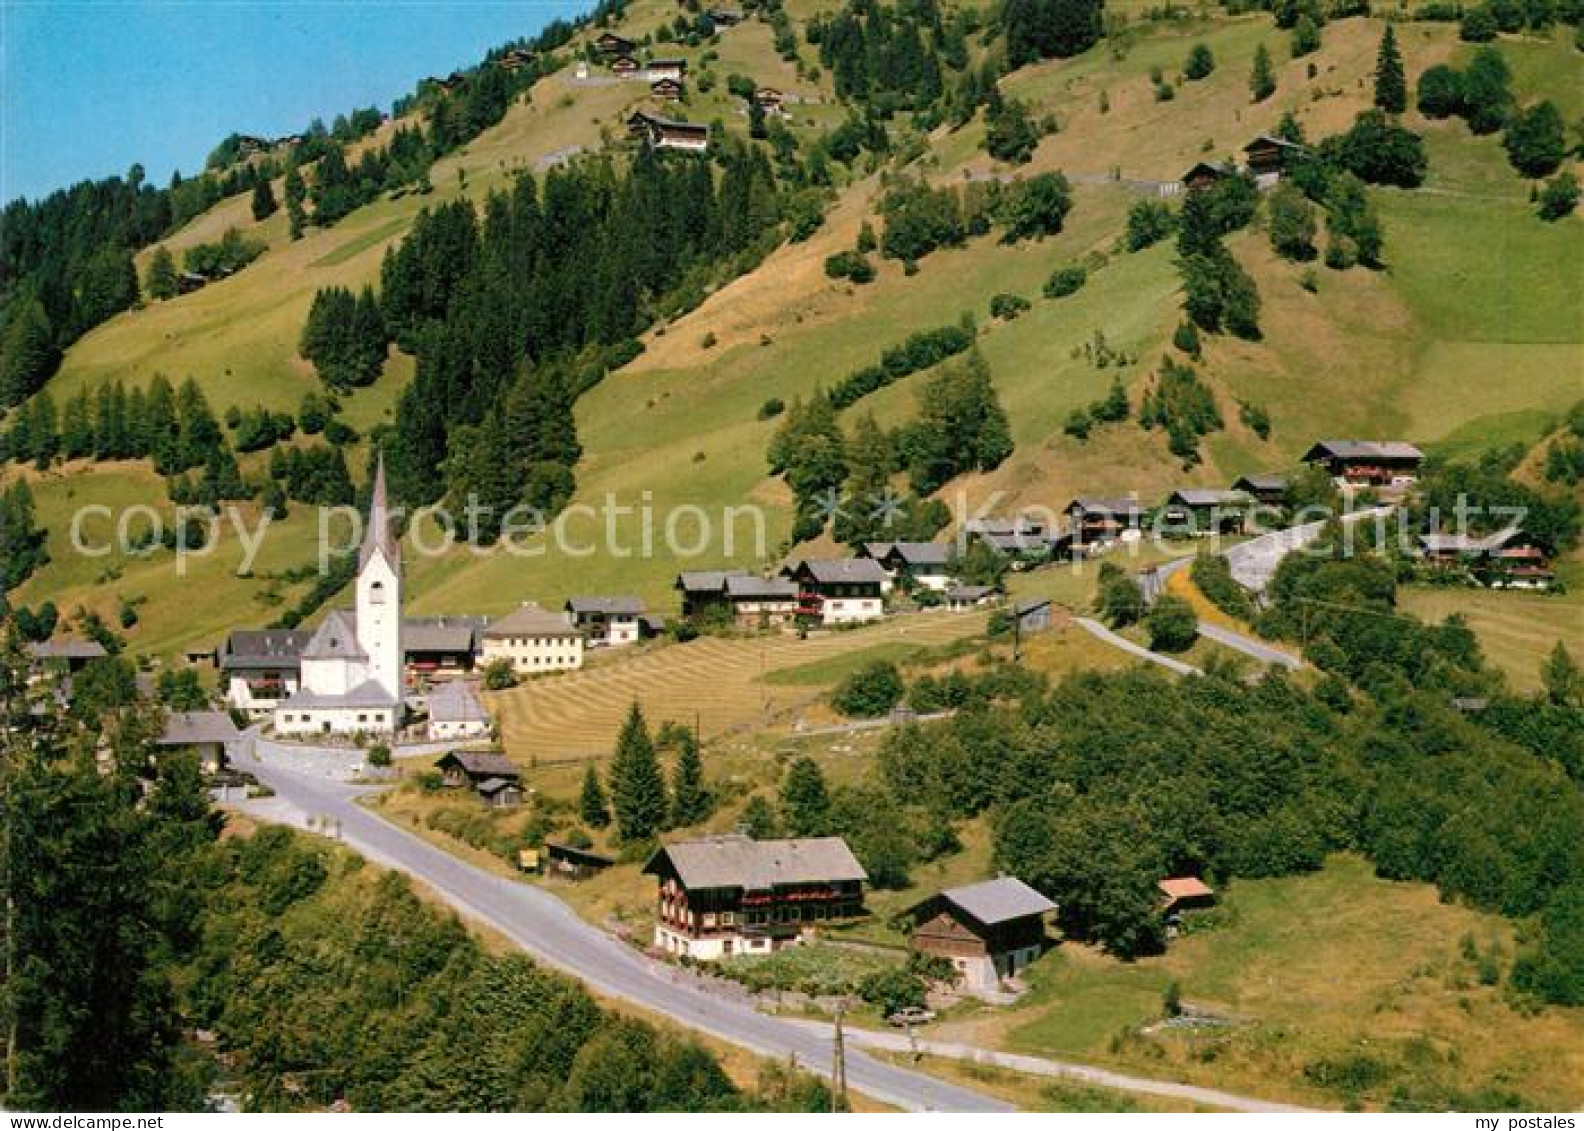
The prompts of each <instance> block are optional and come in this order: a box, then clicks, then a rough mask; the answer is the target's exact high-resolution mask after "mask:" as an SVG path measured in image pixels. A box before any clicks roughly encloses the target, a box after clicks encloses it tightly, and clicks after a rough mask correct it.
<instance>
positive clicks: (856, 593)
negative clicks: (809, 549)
mask: <svg viewBox="0 0 1584 1131" xmlns="http://www.w3.org/2000/svg"><path fill="white" fill-rule="evenodd" d="M781 573H782V576H784V577H789V578H791V579H792V580H793V581H795V582H797V586H798V612H799V614H800V615H802V616H810V617H815V618H818V620H819V622H820V623H821V624H823V625H827V626H828V625H836V624H858V623H861V622H863V621H871V620H879V619H880V618H881V617H882V616H884V615H885V586H886V583H887V582H888V581H889V580H890V579H889V578H888V577H887V576H886V572H885V570H883V569H881V568H880V563H879V562H877V561H875V560H874V559H873V558H825V559H819V558H807V559H804V560H803V561H800V562H797V563H796V564H794V565H789V566H787V567H786V568H785V569H783V570H782V571H781Z"/></svg>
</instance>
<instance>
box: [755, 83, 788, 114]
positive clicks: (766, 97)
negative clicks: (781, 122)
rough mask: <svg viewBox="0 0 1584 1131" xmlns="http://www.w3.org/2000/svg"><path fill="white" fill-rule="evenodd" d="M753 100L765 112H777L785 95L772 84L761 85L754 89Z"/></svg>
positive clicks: (782, 103) (780, 108) (784, 100)
mask: <svg viewBox="0 0 1584 1131" xmlns="http://www.w3.org/2000/svg"><path fill="white" fill-rule="evenodd" d="M754 102H755V103H757V104H758V106H759V109H761V110H763V111H764V112H765V113H766V114H779V113H781V110H782V107H783V105H784V104H785V102H786V95H784V94H782V93H781V92H780V91H779V90H777V89H776V88H775V87H773V86H761V87H759V88H757V89H756V90H755V91H754Z"/></svg>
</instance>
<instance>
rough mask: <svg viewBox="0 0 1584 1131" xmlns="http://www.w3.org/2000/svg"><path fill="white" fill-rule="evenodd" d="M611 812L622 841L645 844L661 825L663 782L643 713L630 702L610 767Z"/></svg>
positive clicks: (662, 823) (662, 816)
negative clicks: (614, 816) (612, 811)
mask: <svg viewBox="0 0 1584 1131" xmlns="http://www.w3.org/2000/svg"><path fill="white" fill-rule="evenodd" d="M610 795H611V808H612V809H613V810H614V811H615V815H616V830H617V832H618V833H620V834H621V838H622V840H624V841H638V840H648V839H649V838H650V837H652V836H654V835H655V834H656V833H658V832H659V831H660V830H661V828H663V827H664V825H665V819H666V809H667V805H666V793H665V781H664V779H662V778H661V776H660V763H659V761H658V760H656V758H655V749H654V742H653V740H652V739H651V738H650V737H649V725H648V723H646V722H645V721H644V716H643V710H642V708H640V707H639V706H638V704H637V702H634V703H633V705H632V709H631V710H630V711H629V712H628V713H627V721H626V722H625V723H623V724H622V729H621V734H620V735H619V736H618V737H617V739H616V753H615V755H614V756H613V757H612V758H611V765H610Z"/></svg>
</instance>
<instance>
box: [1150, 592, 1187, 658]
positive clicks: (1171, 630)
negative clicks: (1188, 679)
mask: <svg viewBox="0 0 1584 1131" xmlns="http://www.w3.org/2000/svg"><path fill="white" fill-rule="evenodd" d="M1144 627H1145V628H1147V629H1148V630H1149V642H1150V647H1151V648H1152V649H1153V650H1155V651H1157V652H1186V651H1187V650H1188V649H1189V648H1192V647H1193V644H1194V641H1195V640H1196V639H1198V635H1199V618H1198V617H1197V616H1195V615H1194V611H1193V606H1192V605H1190V604H1189V603H1188V602H1187V601H1185V600H1183V599H1182V598H1181V597H1179V596H1177V595H1176V594H1175V593H1163V594H1161V596H1159V597H1157V598H1156V599H1155V605H1154V607H1153V608H1151V609H1150V611H1149V615H1148V616H1147V617H1145V618H1144Z"/></svg>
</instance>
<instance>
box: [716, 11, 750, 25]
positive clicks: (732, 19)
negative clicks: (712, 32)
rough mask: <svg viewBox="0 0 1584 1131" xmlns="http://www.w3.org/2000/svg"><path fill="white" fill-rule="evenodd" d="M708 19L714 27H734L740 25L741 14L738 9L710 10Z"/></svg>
mask: <svg viewBox="0 0 1584 1131" xmlns="http://www.w3.org/2000/svg"><path fill="white" fill-rule="evenodd" d="M709 18H710V22H711V23H713V24H714V25H715V26H716V27H736V26H737V25H738V24H740V23H742V21H743V14H742V10H741V9H740V8H711V9H710V10H709Z"/></svg>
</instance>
